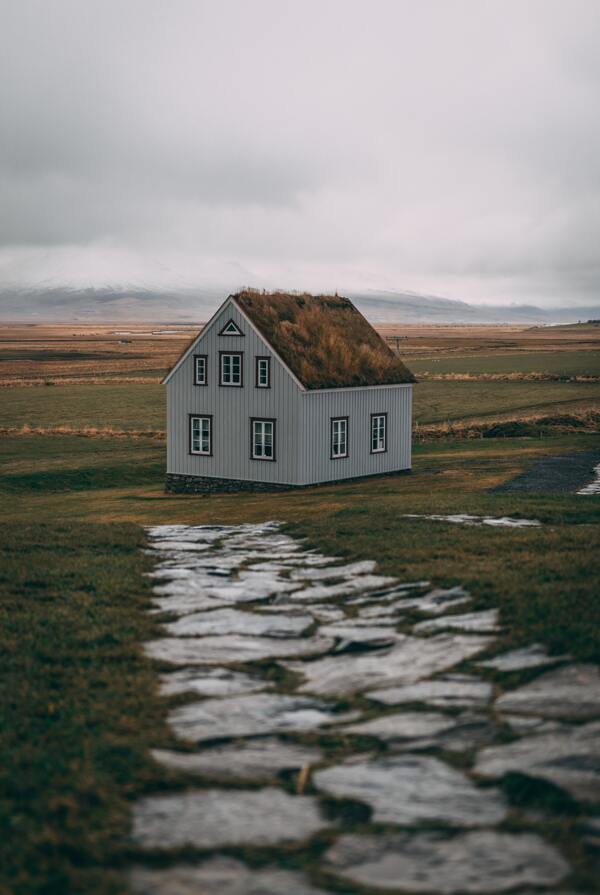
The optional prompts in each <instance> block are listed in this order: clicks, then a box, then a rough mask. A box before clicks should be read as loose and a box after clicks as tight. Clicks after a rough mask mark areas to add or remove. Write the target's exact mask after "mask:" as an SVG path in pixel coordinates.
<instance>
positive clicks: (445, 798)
mask: <svg viewBox="0 0 600 895" xmlns="http://www.w3.org/2000/svg"><path fill="white" fill-rule="evenodd" d="M312 780H313V783H314V785H315V786H316V788H317V789H319V790H321V791H323V792H326V793H327V794H328V795H330V796H334V797H335V798H338V799H355V800H356V801H359V802H364V803H366V804H367V805H370V806H371V808H372V809H373V816H372V821H373V822H374V823H393V824H415V823H422V822H424V821H427V822H438V823H444V824H448V825H450V826H456V827H483V826H488V825H490V824H497V823H500V822H501V821H502V820H503V819H504V817H505V816H506V813H507V806H506V803H505V801H504V797H503V795H502V794H501V793H500V792H498V791H496V790H494V789H491V788H487V789H480V788H478V787H476V786H475V785H474V784H473V783H472V782H471V780H469V778H468V777H467V776H466V774H463V773H462V771H458V770H456V769H455V768H451V767H449V765H447V764H445V763H444V762H442V761H440V760H439V759H437V758H433V757H431V756H426V755H397V756H390V757H384V758H376V759H373V760H371V761H364V762H350V763H347V764H340V765H334V766H333V767H330V768H325V769H324V770H320V771H316V772H315V773H314V774H313V777H312Z"/></svg>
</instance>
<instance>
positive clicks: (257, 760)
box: [152, 737, 323, 783]
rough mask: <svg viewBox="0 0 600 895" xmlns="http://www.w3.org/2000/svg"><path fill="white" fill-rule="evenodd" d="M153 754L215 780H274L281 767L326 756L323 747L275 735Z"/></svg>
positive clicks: (299, 765)
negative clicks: (283, 740) (191, 749)
mask: <svg viewBox="0 0 600 895" xmlns="http://www.w3.org/2000/svg"><path fill="white" fill-rule="evenodd" d="M152 757H153V758H154V759H155V761H158V762H159V764H162V765H164V766H165V767H167V768H170V769H171V770H175V771H185V772H186V773H189V774H200V775H202V776H205V777H210V778H212V779H214V780H224V781H225V782H228V781H230V780H251V781H253V782H260V783H266V782H269V781H273V780H274V778H276V777H277V774H278V773H279V772H280V771H285V770H295V769H299V768H303V767H305V766H306V765H311V764H316V763H317V762H319V761H321V760H322V758H323V753H322V752H321V750H320V749H317V748H316V747H311V746H303V745H300V744H298V743H288V742H282V741H281V740H278V739H276V738H275V737H267V738H264V739H256V740H249V741H243V740H242V741H240V742H239V743H231V744H228V745H226V746H215V747H213V748H212V749H203V750H202V751H201V752H173V751H170V750H166V749H154V750H153V752H152Z"/></svg>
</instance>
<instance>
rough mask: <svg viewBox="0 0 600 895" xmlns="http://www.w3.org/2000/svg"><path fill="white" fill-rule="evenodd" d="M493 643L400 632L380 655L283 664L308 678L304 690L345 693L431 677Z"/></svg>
mask: <svg viewBox="0 0 600 895" xmlns="http://www.w3.org/2000/svg"><path fill="white" fill-rule="evenodd" d="M490 642H491V641H490V638H488V637H481V636H478V635H464V636H463V635H460V634H454V635H448V634H438V635H435V636H433V637H428V638H426V639H424V638H420V637H410V636H407V635H402V634H399V635H398V642H397V644H396V645H395V646H393V647H392V648H391V649H390V650H381V651H378V652H377V653H376V654H366V655H363V654H357V655H351V654H342V655H339V656H327V657H326V658H324V659H316V660H314V661H312V662H285V663H283V664H284V665H285V667H286V668H288V669H290V670H291V671H294V672H298V673H299V674H302V675H303V677H304V678H305V683H304V684H303V685H302V686H301V687H300V688H299V690H300V692H302V693H317V694H322V695H337V696H342V695H348V694H351V693H356V692H365V691H367V690H374V689H376V688H380V687H386V686H393V685H395V684H406V683H414V682H415V681H419V680H422V679H423V678H427V677H431V676H432V675H435V674H437V673H439V672H442V671H446V670H447V669H449V668H452V667H453V666H454V665H457V664H458V663H459V662H461V661H463V660H464V659H468V658H471V657H472V656H475V655H477V653H479V652H482V651H483V650H485V649H486V648H487V647H488V646H489V644H490Z"/></svg>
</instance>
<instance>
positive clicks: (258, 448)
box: [250, 417, 277, 463]
mask: <svg viewBox="0 0 600 895" xmlns="http://www.w3.org/2000/svg"><path fill="white" fill-rule="evenodd" d="M276 422H277V421H276V420H274V419H271V418H268V419H267V418H265V417H251V419H250V458H251V459H252V460H266V461H267V462H269V463H273V462H274V461H275V459H276V455H275V432H276ZM267 427H270V433H269V434H270V437H271V456H268V454H267V453H266V447H267V445H266V438H267V433H268V429H267ZM257 436H258V437H257Z"/></svg>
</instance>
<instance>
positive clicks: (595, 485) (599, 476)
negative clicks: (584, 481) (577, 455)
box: [577, 463, 600, 495]
mask: <svg viewBox="0 0 600 895" xmlns="http://www.w3.org/2000/svg"><path fill="white" fill-rule="evenodd" d="M594 473H595V475H596V478H595V479H594V480H593V481H592V482H590V483H589V485H584V487H583V488H580V489H579V491H578V492H577V493H578V494H586V495H590V494H600V463H598V465H597V466H595V467H594Z"/></svg>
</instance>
